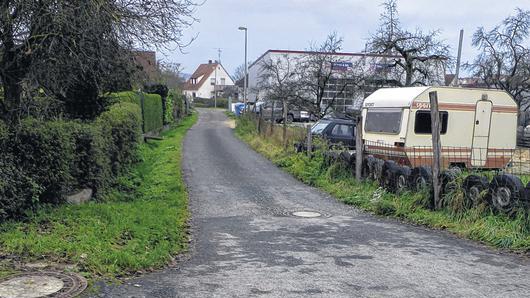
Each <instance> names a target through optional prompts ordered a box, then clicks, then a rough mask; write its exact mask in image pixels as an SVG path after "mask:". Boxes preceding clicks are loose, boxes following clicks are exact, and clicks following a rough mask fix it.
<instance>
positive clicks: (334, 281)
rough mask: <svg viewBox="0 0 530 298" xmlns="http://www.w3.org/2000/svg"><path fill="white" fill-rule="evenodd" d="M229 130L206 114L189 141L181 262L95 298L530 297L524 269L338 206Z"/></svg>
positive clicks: (511, 260)
mask: <svg viewBox="0 0 530 298" xmlns="http://www.w3.org/2000/svg"><path fill="white" fill-rule="evenodd" d="M228 123H229V122H228V121H227V118H226V117H225V116H224V114H223V112H222V111H220V110H207V109H201V110H200V116H199V121H198V123H197V124H196V125H195V126H194V127H193V128H192V129H191V130H190V131H189V134H188V135H187V137H186V139H185V141H184V162H183V171H184V175H185V179H186V183H187V185H188V189H189V193H190V208H191V214H192V237H193V243H192V247H191V251H190V253H189V256H188V258H187V259H186V260H183V261H182V262H180V263H179V264H178V265H177V266H176V267H175V268H170V269H166V270H164V271H161V272H157V273H153V274H150V275H147V276H144V277H141V278H137V279H134V280H131V281H129V282H126V283H125V284H123V285H121V286H103V287H102V288H101V290H100V293H98V294H96V296H99V297H301V296H309V295H311V296H320V297H352V296H353V297H356V296H363V297H365V296H371V297H372V296H373V297H382V296H384V297H530V261H529V260H528V259H526V258H523V257H520V256H516V255H512V254H503V253H499V252H496V251H493V250H491V249H488V248H486V247H484V246H482V245H479V244H476V243H473V242H471V241H466V240H462V239H458V238H456V237H454V236H452V235H450V234H448V233H445V232H442V231H432V230H429V229H426V228H422V227H415V226H411V225H408V224H403V223H399V222H397V221H394V220H390V219H383V218H378V217H374V216H371V215H367V214H364V213H362V212H359V211H357V210H356V209H354V208H351V207H349V206H346V205H344V204H342V203H339V202H337V201H336V200H334V199H333V198H331V197H329V196H328V195H326V194H323V193H322V192H320V191H318V190H316V189H314V188H311V187H309V186H306V185H304V184H302V183H300V182H298V181H297V180H295V179H294V178H292V177H291V176H290V175H288V174H286V173H284V172H283V171H281V170H280V169H278V168H276V167H275V166H274V165H273V164H271V163H270V162H269V161H267V160H266V159H265V158H263V157H262V156H260V155H259V154H257V153H255V152H254V151H252V150H251V149H250V148H249V147H248V146H247V145H245V144H244V143H242V142H241V141H239V140H238V139H237V138H235V137H234V135H233V133H232V129H231V128H230V127H229V125H228ZM295 211H316V212H319V213H321V214H322V216H321V217H318V218H298V217H294V216H291V213H292V212H295Z"/></svg>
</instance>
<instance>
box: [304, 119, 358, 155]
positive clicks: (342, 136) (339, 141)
mask: <svg viewBox="0 0 530 298" xmlns="http://www.w3.org/2000/svg"><path fill="white" fill-rule="evenodd" d="M355 127H356V124H355V120H354V119H351V118H325V119H321V120H320V121H318V122H317V123H315V124H314V125H313V126H312V127H311V135H313V136H314V137H320V138H323V139H325V140H326V141H327V142H328V143H329V145H330V147H333V146H337V145H340V146H344V147H345V149H348V150H354V149H355V133H356V131H355ZM295 148H296V151H298V152H302V151H306V150H307V144H306V142H303V143H297V144H295Z"/></svg>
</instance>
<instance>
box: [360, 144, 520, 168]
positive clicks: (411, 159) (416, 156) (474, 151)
mask: <svg viewBox="0 0 530 298" xmlns="http://www.w3.org/2000/svg"><path fill="white" fill-rule="evenodd" d="M364 146H365V147H364V152H365V154H366V155H373V156H374V157H376V158H380V159H383V160H393V161H395V162H396V163H398V164H400V165H405V166H409V167H411V168H415V167H420V166H423V167H431V166H432V164H433V159H434V153H433V148H432V146H412V147H405V146H396V145H390V144H382V143H378V142H370V141H365V143H364ZM441 151H442V152H441V153H442V154H441V167H442V169H448V168H451V167H460V168H465V169H467V170H470V171H484V170H498V171H503V172H505V173H509V174H515V175H530V148H516V149H513V148H470V147H454V146H442V150H441Z"/></svg>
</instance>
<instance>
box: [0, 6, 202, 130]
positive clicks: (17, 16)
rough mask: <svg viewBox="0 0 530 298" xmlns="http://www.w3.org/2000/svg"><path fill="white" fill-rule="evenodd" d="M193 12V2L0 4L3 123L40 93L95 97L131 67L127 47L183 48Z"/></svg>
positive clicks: (0, 105) (0, 65)
mask: <svg viewBox="0 0 530 298" xmlns="http://www.w3.org/2000/svg"><path fill="white" fill-rule="evenodd" d="M196 5H197V4H195V3H194V2H193V1H192V0H152V1H144V0H140V1H138V0H108V1H96V0H87V1H81V2H80V1H71V0H65V1H56V0H40V1H33V0H3V1H2V2H1V3H0V81H1V83H2V85H3V91H4V101H3V102H2V103H1V104H0V113H1V114H2V117H3V118H4V119H11V120H12V119H13V118H14V117H17V114H19V113H20V110H21V98H22V97H23V96H29V95H30V93H31V92H32V90H35V89H38V88H44V89H45V90H47V92H49V93H50V94H53V95H56V96H59V97H63V98H66V97H69V95H70V94H69V93H71V92H69V91H71V90H73V89H75V88H78V87H80V86H81V87H84V88H85V89H86V91H90V93H91V94H92V95H93V96H96V97H97V96H98V94H99V93H101V92H102V91H104V87H105V84H106V83H105V82H107V79H108V78H109V76H108V74H110V73H114V72H115V71H116V70H117V69H120V68H124V67H123V65H124V64H125V63H127V61H130V59H129V58H128V57H127V56H128V55H127V52H128V51H129V50H131V49H132V48H133V47H145V46H149V47H152V46H155V47H160V46H164V45H169V43H173V44H176V45H177V47H179V48H182V47H184V46H185V45H186V44H187V43H186V42H185V41H184V40H183V30H184V29H185V28H187V27H188V26H189V25H190V24H191V23H193V21H195V19H194V18H193V12H194V8H195V7H196ZM94 16H97V17H94ZM122 62H123V63H122ZM124 73H125V74H126V73H127V71H125V72H124ZM103 77H104V78H105V79H103V80H102V79H101V78H103ZM82 93H84V92H82Z"/></svg>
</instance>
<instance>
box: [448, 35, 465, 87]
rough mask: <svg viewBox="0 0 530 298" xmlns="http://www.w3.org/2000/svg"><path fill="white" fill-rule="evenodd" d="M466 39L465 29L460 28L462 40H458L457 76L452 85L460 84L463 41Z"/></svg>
mask: <svg viewBox="0 0 530 298" xmlns="http://www.w3.org/2000/svg"><path fill="white" fill-rule="evenodd" d="M463 41H464V29H462V30H460V40H459V42H458V57H457V58H456V71H455V78H454V79H453V81H452V82H451V86H458V77H459V76H460V61H461V59H462V42H463Z"/></svg>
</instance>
